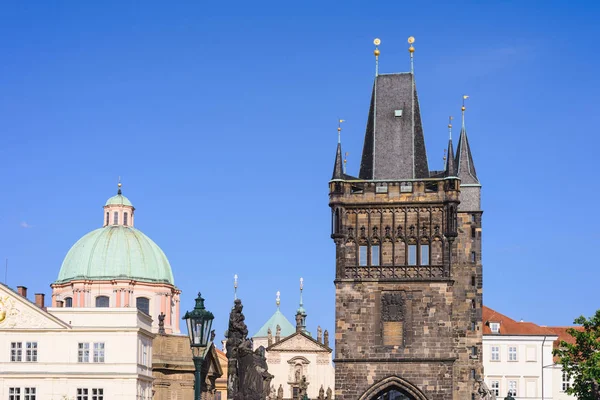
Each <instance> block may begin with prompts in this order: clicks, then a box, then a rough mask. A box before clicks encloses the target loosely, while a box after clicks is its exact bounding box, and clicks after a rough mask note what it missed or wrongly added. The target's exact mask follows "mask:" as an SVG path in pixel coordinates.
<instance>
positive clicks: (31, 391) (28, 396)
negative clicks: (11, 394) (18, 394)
mask: <svg viewBox="0 0 600 400" xmlns="http://www.w3.org/2000/svg"><path fill="white" fill-rule="evenodd" d="M35 392H36V390H35V388H34V387H26V388H25V400H36V397H35V394H36V393H35Z"/></svg>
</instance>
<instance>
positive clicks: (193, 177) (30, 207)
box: [0, 1, 600, 335]
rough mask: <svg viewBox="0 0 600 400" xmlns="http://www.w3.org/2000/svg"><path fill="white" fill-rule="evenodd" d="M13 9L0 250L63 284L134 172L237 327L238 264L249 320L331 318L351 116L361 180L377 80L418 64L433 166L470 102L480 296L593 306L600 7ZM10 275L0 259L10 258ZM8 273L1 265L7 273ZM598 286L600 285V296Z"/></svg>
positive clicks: (154, 225)
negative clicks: (340, 172)
mask: <svg viewBox="0 0 600 400" xmlns="http://www.w3.org/2000/svg"><path fill="white" fill-rule="evenodd" d="M422 3H423V2H411V3H408V2H398V1H389V2H358V1H348V2H344V3H342V2H340V3H335V2H311V1H307V2H302V3H295V4H289V3H288V2H272V3H266V2H265V3H257V2H240V3H234V2H227V3H225V2H221V3H219V2H192V1H189V2H179V3H178V4H176V5H175V4H168V3H164V2H133V1H132V2H117V1H114V2H95V3H94V2H76V1H71V2H64V1H63V2H28V3H26V4H25V3H22V2H16V1H15V2H3V3H2V5H0V132H1V133H2V135H1V136H0V174H1V175H0V176H1V177H2V181H3V182H2V183H3V188H4V191H3V196H2V197H1V199H0V204H1V207H0V210H1V211H0V257H1V258H2V259H6V258H8V260H9V271H8V284H9V285H11V286H13V287H14V286H16V285H21V284H22V285H25V286H28V287H29V290H30V293H33V292H46V293H47V294H49V293H50V289H49V284H50V283H51V282H52V281H54V280H55V279H56V277H57V274H58V270H59V268H60V264H61V262H62V259H63V257H64V256H65V254H66V253H67V251H68V250H69V248H70V246H71V245H72V244H73V243H75V241H76V240H77V239H78V238H79V237H81V236H83V235H84V234H85V233H87V232H88V231H91V230H93V229H95V228H97V227H100V226H101V224H102V205H103V204H104V201H105V200H106V199H107V198H108V197H110V196H112V195H113V194H114V193H115V191H116V183H117V178H118V177H119V176H121V177H122V179H123V184H124V186H123V189H124V194H126V195H127V196H128V197H129V198H130V199H131V201H132V202H133V203H134V205H135V206H136V208H137V211H136V226H137V227H138V228H140V229H141V230H142V231H143V232H145V233H146V234H147V235H148V236H150V237H151V238H152V239H153V240H155V241H156V242H157V243H158V244H159V245H160V246H161V247H162V248H163V250H164V251H165V253H166V254H167V256H168V257H169V260H170V262H171V265H172V267H173V272H174V275H175V280H176V284H177V286H178V287H179V288H180V289H181V290H182V291H183V295H182V308H183V309H186V308H191V307H193V298H194V297H195V294H196V293H197V292H198V291H199V290H200V291H202V293H203V295H204V297H205V298H206V299H207V301H206V305H207V307H208V308H209V309H210V310H211V311H213V312H214V313H215V315H216V317H217V319H216V321H215V328H216V329H217V333H218V335H221V334H222V332H223V331H224V330H225V329H226V324H227V314H228V312H229V309H230V306H231V302H232V300H233V287H232V286H233V275H234V274H235V273H237V274H238V275H239V276H240V284H239V285H240V287H239V296H240V297H241V298H242V299H243V301H244V305H245V312H246V321H247V322H248V325H249V328H250V331H251V333H254V331H256V330H257V329H258V328H259V327H260V326H261V325H262V323H263V322H264V321H266V320H267V319H268V318H269V316H270V315H271V314H272V313H273V312H274V311H275V292H276V291H278V290H280V291H281V292H282V311H283V312H284V313H285V314H286V315H287V316H288V318H289V319H290V321H293V315H294V313H295V309H296V308H297V306H298V280H299V278H300V277H303V278H304V280H305V295H304V301H305V308H306V309H307V311H308V314H309V315H308V320H307V322H308V325H309V328H310V330H312V331H313V332H315V331H316V326H317V325H321V326H322V327H323V328H327V329H329V330H330V331H333V330H334V286H333V279H334V260H335V258H334V246H333V242H332V241H331V239H330V238H329V233H330V232H329V208H328V205H327V203H328V197H327V182H328V180H329V178H330V177H331V172H332V167H333V159H334V153H335V145H336V140H337V133H336V127H337V125H336V123H337V119H338V117H341V118H344V119H345V120H346V121H347V122H346V123H345V126H344V132H343V138H342V139H343V140H342V141H343V150H344V151H348V152H349V153H350V155H349V161H348V172H349V173H356V172H357V170H358V165H359V159H360V154H361V151H362V150H361V149H362V143H363V134H364V128H365V124H366V117H367V110H368V103H369V98H370V91H371V86H372V82H373V75H374V60H373V56H372V51H373V45H372V41H373V39H374V38H375V37H379V38H381V40H382V45H381V46H380V49H381V58H380V71H381V72H401V71H407V70H408V69H409V58H408V53H407V51H406V49H407V44H406V38H407V37H408V36H411V35H412V36H415V38H416V43H415V47H416V53H415V69H416V79H417V87H418V90H419V97H420V103H421V111H422V116H423V119H424V121H423V123H424V129H425V140H426V144H427V150H428V157H429V165H430V168H432V169H437V168H441V165H442V156H443V148H444V146H445V144H446V140H447V130H446V124H447V118H448V115H454V116H455V117H456V118H457V119H458V118H459V116H460V102H461V95H462V94H463V93H466V94H469V95H470V99H469V100H468V101H469V102H468V111H467V129H468V132H469V140H470V143H471V146H472V150H473V156H474V160H475V164H476V167H477V171H478V175H479V178H480V180H481V182H482V184H483V209H484V211H485V212H484V216H483V218H484V219H483V238H484V247H483V262H484V303H485V304H486V305H488V306H490V307H492V308H494V309H496V310H497V311H499V312H502V313H504V314H506V315H508V316H511V317H513V318H515V319H521V318H522V319H525V320H529V321H533V322H536V323H539V324H548V325H564V324H570V323H571V322H572V320H573V319H574V318H575V317H576V316H578V315H580V314H585V315H591V314H592V313H593V312H594V311H595V309H596V308H597V307H598V304H597V302H595V301H592V297H593V294H594V293H595V290H597V282H598V277H599V273H598V260H597V257H596V256H594V254H595V253H594V252H595V251H596V249H597V246H598V242H599V239H600V233H599V231H598V225H599V222H600V221H599V219H600V218H599V216H598V213H597V212H595V211H594V210H595V205H594V202H595V200H596V199H597V198H598V196H599V195H600V193H599V190H598V186H597V185H596V183H595V180H596V179H595V178H594V177H595V175H596V174H595V173H594V172H593V168H594V167H595V162H594V160H596V159H597V156H596V154H597V152H598V151H599V148H600V146H599V145H600V143H599V139H598V135H597V134H596V131H597V125H598V122H597V118H596V115H597V110H596V109H595V107H597V105H598V103H599V101H598V100H599V99H598V93H599V86H600V85H599V82H598V74H597V70H598V62H599V52H598V44H597V38H598V37H599V33H600V32H599V31H600V28H599V27H598V26H597V24H596V21H597V18H598V16H599V12H598V11H599V6H598V5H597V4H595V3H592V2H571V5H569V3H568V2H566V1H565V2H527V5H523V3H525V2H507V1H503V2H491V1H490V2H486V4H485V6H482V5H480V4H478V3H480V2H475V1H460V2H437V3H436V2H428V3H427V4H422ZM2 272H3V271H2ZM0 275H1V276H2V278H4V276H3V275H4V274H0ZM594 297H595V296H594Z"/></svg>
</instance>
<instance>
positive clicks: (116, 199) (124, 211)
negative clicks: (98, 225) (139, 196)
mask: <svg viewBox="0 0 600 400" xmlns="http://www.w3.org/2000/svg"><path fill="white" fill-rule="evenodd" d="M121 186H123V185H122V184H121V182H119V185H118V187H119V190H118V191H117V195H116V196H113V197H111V198H110V199H108V200H106V204H105V205H104V223H103V225H102V226H103V227H104V226H117V225H121V226H131V227H133V212H134V211H135V207H133V204H131V202H130V201H129V199H128V198H127V197H125V196H123V193H122V191H121Z"/></svg>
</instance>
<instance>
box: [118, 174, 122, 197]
mask: <svg viewBox="0 0 600 400" xmlns="http://www.w3.org/2000/svg"><path fill="white" fill-rule="evenodd" d="M121 186H123V185H122V184H121V177H120V176H119V183H117V187H118V188H119V190H117V194H121Z"/></svg>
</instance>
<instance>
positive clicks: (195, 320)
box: [183, 293, 215, 400]
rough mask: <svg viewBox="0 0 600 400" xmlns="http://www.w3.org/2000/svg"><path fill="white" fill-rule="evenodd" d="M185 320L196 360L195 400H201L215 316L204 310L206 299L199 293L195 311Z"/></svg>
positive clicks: (189, 313)
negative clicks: (204, 368) (205, 361)
mask: <svg viewBox="0 0 600 400" xmlns="http://www.w3.org/2000/svg"><path fill="white" fill-rule="evenodd" d="M183 319H185V322H186V325H187V330H188V336H189V338H190V347H191V348H192V357H193V359H194V368H195V372H194V380H195V382H194V400H200V396H201V394H202V363H203V362H204V353H205V351H206V347H207V346H208V345H209V341H210V336H211V333H210V328H211V327H212V321H213V319H215V316H214V315H213V314H212V313H211V312H210V311H208V310H207V309H206V308H204V299H203V298H202V296H201V295H200V293H198V297H197V298H196V305H195V306H194V309H193V310H192V311H187V312H186V313H185V316H184V317H183Z"/></svg>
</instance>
